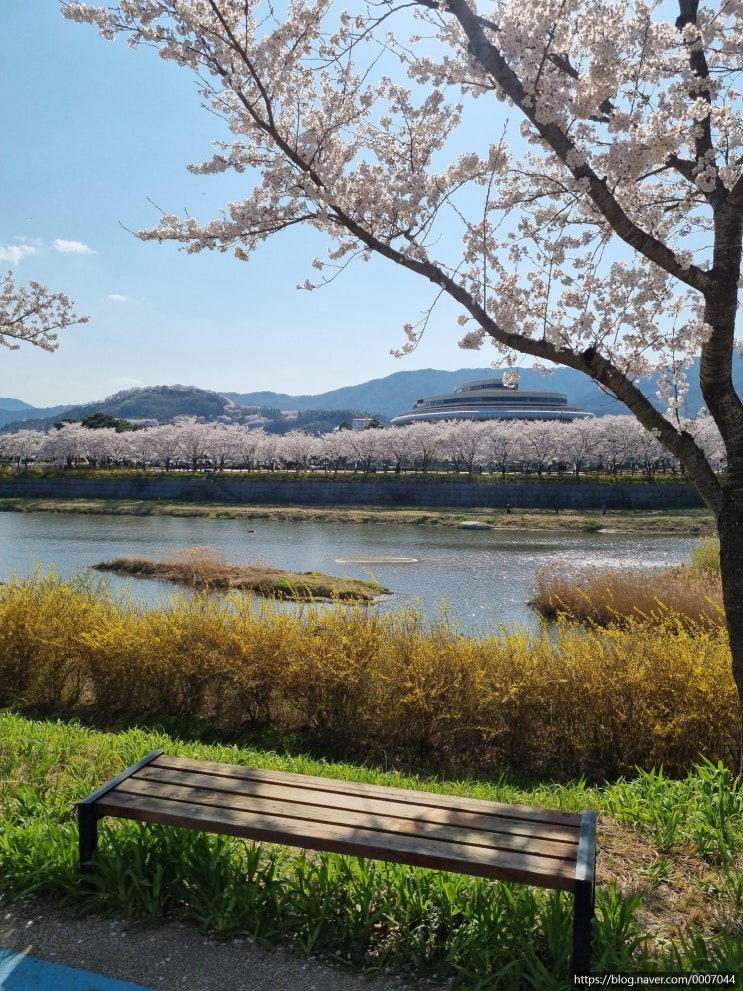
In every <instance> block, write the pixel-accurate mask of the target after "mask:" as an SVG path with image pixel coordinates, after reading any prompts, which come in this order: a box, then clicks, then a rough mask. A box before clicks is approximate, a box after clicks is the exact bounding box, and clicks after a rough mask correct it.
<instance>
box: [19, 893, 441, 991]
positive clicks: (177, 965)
mask: <svg viewBox="0 0 743 991" xmlns="http://www.w3.org/2000/svg"><path fill="white" fill-rule="evenodd" d="M0 947H2V948H4V954H5V955H4V957H3V956H0V991H405V989H406V988H407V989H410V988H411V985H408V984H406V983H405V982H404V981H400V980H396V979H393V978H389V979H386V978H380V979H375V980H371V981H370V980H368V979H367V978H364V977H362V976H360V975H357V974H346V973H343V972H342V971H340V970H338V969H336V968H334V967H329V966H326V965H324V964H322V963H320V962H319V961H317V960H314V959H312V958H309V959H306V958H303V957H299V956H295V955H294V954H292V953H289V952H287V951H284V950H281V949H277V950H264V949H262V948H261V947H259V946H257V945H256V944H255V943H253V942H251V941H250V940H233V941H227V942H215V941H214V940H209V939H207V938H206V937H204V936H203V935H201V934H200V933H198V932H197V931H196V930H195V929H193V928H191V927H190V926H185V925H182V924H178V923H168V924H166V925H161V926H157V927H155V928H152V929H141V930H138V929H136V928H132V927H131V926H130V925H129V924H128V923H126V922H123V921H122V920H120V919H107V918H101V917H93V918H85V919H75V918H69V917H67V916H65V915H63V914H62V913H61V912H59V911H58V910H57V909H56V908H54V907H53V906H51V905H48V904H47V903H45V902H43V901H40V900H37V899H33V898H29V899H25V900H24V901H22V902H16V903H13V904H5V903H2V902H0ZM29 958H33V960H34V961H35V962H32V961H31V960H30V959H29ZM43 962H46V964H47V965H49V964H53V965H55V967H54V969H48V967H47V969H45V967H44V963H43ZM3 966H5V968H6V970H3ZM86 972H87V975H86ZM60 974H61V975H63V977H64V978H65V979H69V981H73V980H75V979H78V978H80V975H81V974H82V975H83V976H87V980H88V983H85V982H84V981H83V983H82V984H80V983H78V984H75V983H68V984H64V983H61V978H59V979H58V975H60ZM52 978H53V980H52ZM13 981H14V982H15V983H11V982H13ZM32 981H36V983H32ZM91 981H92V983H91ZM19 982H20V983H19ZM427 988H428V991H442V989H441V988H438V989H436V988H434V987H432V986H431V985H428V986H427Z"/></svg>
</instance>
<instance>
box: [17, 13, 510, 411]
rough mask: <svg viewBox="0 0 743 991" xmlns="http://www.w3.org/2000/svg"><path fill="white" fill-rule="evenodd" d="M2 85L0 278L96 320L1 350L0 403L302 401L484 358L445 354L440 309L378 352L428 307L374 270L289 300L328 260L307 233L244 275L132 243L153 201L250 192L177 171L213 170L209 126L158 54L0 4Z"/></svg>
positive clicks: (202, 210) (210, 205)
mask: <svg viewBox="0 0 743 991" xmlns="http://www.w3.org/2000/svg"><path fill="white" fill-rule="evenodd" d="M0 84H1V86H2V94H3V97H2V102H1V103H0V126H1V128H2V135H3V153H2V156H0V271H7V270H8V269H9V268H12V269H13V270H14V272H15V275H16V277H17V279H18V281H19V282H25V281H27V280H29V279H37V280H39V281H41V282H44V283H46V284H47V285H48V286H49V287H50V288H51V289H54V290H59V291H64V292H66V293H67V294H68V295H70V296H71V297H72V298H73V299H74V300H75V302H76V304H77V310H78V312H79V313H85V314H88V315H89V316H90V318H91V320H90V323H88V324H85V325H83V326H80V327H73V328H69V329H68V330H66V331H64V332H63V334H62V335H60V347H59V349H58V350H57V351H56V352H54V353H53V354H48V353H46V352H43V351H40V350H39V349H37V348H34V347H31V346H30V345H25V346H23V347H22V348H21V350H19V351H7V350H5V349H2V351H0V397H14V398H18V399H23V400H25V401H26V402H28V403H31V404H33V405H34V406H51V405H56V404H62V403H78V402H86V401H89V400H95V399H102V398H103V397H105V396H108V395H111V394H112V393H114V392H117V391H119V390H121V389H127V388H131V387H134V386H140V385H142V386H146V385H172V384H175V383H181V384H184V385H196V386H199V387H201V388H206V389H216V390H219V391H229V392H233V391H234V392H250V391H254V390H259V389H270V390H273V391H276V392H287V393H291V394H315V393H320V392H326V391H328V390H330V389H334V388H339V387H341V386H344V385H352V384H356V383H359V382H365V381H368V380H369V379H374V378H380V377H382V376H385V375H389V374H391V373H392V372H397V371H403V370H412V369H415V368H443V369H457V368H461V367H482V366H483V365H486V364H487V363H488V361H489V360H490V355H488V353H487V352H483V353H481V354H473V353H472V352H463V351H461V350H459V349H458V348H457V345H456V341H457V339H458V337H459V334H460V332H461V331H460V328H458V327H457V325H456V310H455V309H454V307H453V306H451V305H446V304H445V305H442V306H440V307H438V308H437V310H436V312H435V315H434V317H433V320H432V322H431V324H430V326H429V329H428V330H427V332H426V335H425V337H424V339H423V342H422V343H421V345H420V346H419V348H418V350H417V351H416V352H415V353H414V354H413V355H410V356H407V357H405V358H402V359H395V358H393V357H392V356H390V354H389V351H390V348H395V347H400V346H401V345H402V344H403V343H404V335H403V332H402V326H403V324H404V323H405V322H406V321H410V322H412V323H415V322H416V321H417V320H418V318H419V316H420V314H421V312H422V310H423V309H425V307H426V305H427V304H428V303H429V302H430V300H431V295H430V290H429V288H428V286H427V285H425V284H424V283H423V282H422V281H420V280H417V279H416V277H415V276H413V275H410V274H406V273H404V272H400V271H398V270H397V269H396V268H395V267H394V266H393V265H391V264H389V263H388V264H385V263H384V262H383V261H382V260H376V261H372V262H369V263H366V264H364V263H357V264H356V265H354V266H353V267H352V269H351V271H350V272H347V273H346V274H345V275H344V276H342V277H341V279H340V280H338V281H336V282H335V283H334V284H333V285H332V286H329V287H327V288H325V289H324V290H322V291H316V292H313V293H307V292H303V291H299V290H297V289H296V286H297V284H298V283H302V282H304V280H305V278H308V277H312V274H313V272H312V268H311V262H312V259H313V258H314V257H315V256H316V255H321V254H323V253H324V247H325V242H324V240H322V239H320V238H319V237H318V236H317V235H315V234H314V233H313V232H311V231H299V230H297V231H292V232H287V233H285V234H283V235H279V236H278V237H277V238H275V239H274V241H273V242H271V243H270V244H268V245H267V246H265V247H264V248H263V249H262V250H261V251H260V252H259V253H258V254H257V255H256V256H255V257H254V258H253V259H252V260H251V261H250V262H249V263H248V264H245V263H243V262H238V261H236V260H235V259H234V258H233V257H232V256H230V255H220V254H212V253H205V254H201V255H196V256H189V255H186V254H185V253H182V252H179V251H178V250H177V248H176V247H175V246H173V245H157V244H150V243H143V242H140V241H138V240H137V239H136V238H135V237H134V236H133V235H132V234H131V233H129V231H130V230H137V229H141V228H145V227H149V226H153V225H154V224H155V223H156V222H157V217H158V214H157V210H156V209H155V207H154V206H153V203H154V204H157V206H158V207H160V208H162V209H163V210H165V211H166V212H170V213H183V212H184V211H185V210H188V211H189V212H190V213H191V214H193V215H194V216H196V217H197V218H198V219H201V220H206V219H209V218H211V217H212V216H213V215H214V214H215V213H216V211H217V210H218V209H219V208H220V206H222V205H223V204H224V203H225V202H227V201H228V200H230V199H236V198H238V195H239V186H238V182H240V181H245V180H244V179H242V180H241V179H239V177H237V178H231V177H226V178H222V177H217V176H210V177H203V178H200V177H194V176H191V175H189V173H188V172H187V171H186V165H187V164H188V163H190V162H200V161H203V160H204V159H206V158H208V157H209V156H210V153H211V141H212V140H213V139H214V138H215V137H217V136H218V122H217V121H216V120H215V118H214V117H213V116H212V115H210V114H209V113H208V112H207V111H206V110H203V109H201V107H200V99H199V96H198V93H197V90H196V84H195V81H194V80H193V78H192V77H191V75H190V74H189V73H188V72H186V71H184V70H182V69H178V68H177V67H175V66H173V65H172V64H169V63H165V62H163V61H162V60H160V59H159V58H158V57H157V55H156V54H155V53H154V52H152V51H145V50H139V51H131V50H130V49H129V48H128V47H127V45H126V42H125V40H124V39H118V40H117V41H116V42H114V43H111V42H106V41H104V40H102V39H101V38H99V36H98V33H97V30H96V29H95V28H93V27H90V26H88V25H78V24H73V23H70V22H67V21H65V20H64V19H63V18H62V16H61V14H60V13H59V6H58V3H57V0H0ZM315 274H316V273H315Z"/></svg>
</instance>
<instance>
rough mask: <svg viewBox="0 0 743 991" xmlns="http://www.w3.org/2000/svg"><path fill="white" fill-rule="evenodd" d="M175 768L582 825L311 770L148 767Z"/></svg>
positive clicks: (156, 765)
mask: <svg viewBox="0 0 743 991" xmlns="http://www.w3.org/2000/svg"><path fill="white" fill-rule="evenodd" d="M165 768H168V769H172V770H175V771H185V770H192V771H194V772H196V773H197V774H201V773H209V774H212V775H214V776H215V777H217V778H219V777H221V778H226V779H228V780H229V779H232V778H236V779H238V780H242V779H244V778H247V779H249V780H252V781H263V782H266V783H269V782H273V783H280V784H288V783H291V784H293V785H295V786H296V787H298V788H308V789H311V790H313V791H317V792H320V791H327V792H330V793H331V794H338V793H339V794H343V793H345V792H349V791H351V792H353V794H356V795H363V794H365V793H368V794H371V795H372V796H374V797H375V798H383V797H386V798H388V799H389V800H390V801H392V802H400V803H403V804H404V803H406V802H412V803H413V804H416V805H417V804H420V802H421V800H422V799H425V801H426V804H427V805H428V807H429V808H442V809H450V808H458V809H468V810H471V811H473V812H475V811H481V812H485V813H486V814H494V813H497V814H499V815H503V816H505V817H507V818H514V819H519V818H522V819H526V820H528V821H534V822H540V823H554V824H556V825H562V826H569V827H574V828H576V829H580V821H581V817H580V814H579V813H576V812H558V811H554V810H551V809H538V808H533V807H531V806H528V805H506V804H503V803H501V802H490V801H487V800H485V799H479V798H469V797H465V796H459V795H444V794H441V793H439V792H421V791H413V790H412V789H408V788H393V787H389V786H385V785H373V784H368V783H367V782H363V781H361V782H358V781H343V780H341V779H339V778H321V777H317V776H314V775H311V774H292V773H290V772H288V771H267V770H264V769H263V768H253V767H244V766H240V765H236V764H235V765H233V764H219V763H216V762H214V761H206V760H204V761H201V760H194V759H191V758H188V757H170V756H168V755H166V754H162V755H161V756H159V757H158V758H157V760H155V761H153V762H152V763H151V764H150V765H149V766H148V768H147V769H145V770H147V771H152V770H155V769H157V770H158V771H159V770H160V769H165Z"/></svg>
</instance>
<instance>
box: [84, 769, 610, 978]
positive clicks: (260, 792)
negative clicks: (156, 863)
mask: <svg viewBox="0 0 743 991" xmlns="http://www.w3.org/2000/svg"><path fill="white" fill-rule="evenodd" d="M106 816H110V817H116V818H122V819H132V820H135V821H139V822H146V823H160V824H162V825H169V826H180V827H183V828H186V829H194V830H200V831H203V832H212V833H222V834H226V835H231V836H238V837H243V838H246V839H250V840H254V841H257V842H270V843H277V844H281V845H284V846H293V847H296V848H299V849H303V850H315V851H322V852H328V853H340V854H344V855H351V856H356V857H362V858H367V859H370V860H382V861H392V862H396V863H403V864H410V865H415V866H422V867H427V868H432V869H435V870H445V871H451V872H452V873H459V874H465V875H471V876H480V877H487V878H491V879H494V880H502V881H518V882H520V883H523V884H531V885H535V886H538V887H543V888H557V889H561V890H564V891H569V892H572V894H573V896H574V900H573V960H572V970H573V974H574V975H583V974H588V973H589V969H590V954H591V924H592V920H593V913H594V902H595V864H596V823H597V817H596V813H595V812H592V811H586V812H583V813H582V814H574V813H565V812H548V811H546V810H542V809H532V808H528V807H526V806H519V805H504V804H500V803H496V802H486V801H481V800H476V799H469V798H458V797H454V796H450V795H440V794H438V793H429V792H418V791H410V790H406V789H398V788H386V787H381V786H377V785H370V784H359V783H355V782H348V781H340V780H337V779H330V778H317V777H312V776H310V775H298V774H289V773H287V772H283V771H264V770H257V769H254V768H249V767H242V766H237V765H230V764H217V763H212V762H209V761H197V760H189V759H186V758H177V757H168V756H167V755H165V754H164V752H163V751H162V750H155V751H153V752H152V753H150V754H148V755H147V756H146V757H144V758H143V759H142V760H141V761H139V762H138V763H137V764H134V765H133V766H132V767H130V768H128V769H127V770H126V771H124V772H123V773H122V774H120V775H118V777H116V778H114V779H113V780H112V781H109V782H108V783H107V784H105V785H103V787H102V788H99V789H98V790H97V791H95V792H93V794H91V795H89V796H88V797H87V798H85V799H84V800H83V801H81V802H80V803H79V804H78V827H79V852H80V866H81V870H82V871H83V872H84V873H89V872H91V871H92V870H93V864H92V861H93V858H94V855H95V851H96V848H97V843H98V822H99V820H100V819H102V818H104V817H106Z"/></svg>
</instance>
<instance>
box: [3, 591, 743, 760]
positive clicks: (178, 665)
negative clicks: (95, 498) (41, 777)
mask: <svg viewBox="0 0 743 991" xmlns="http://www.w3.org/2000/svg"><path fill="white" fill-rule="evenodd" d="M0 705H5V706H7V705H26V706H31V707H42V708H46V709H48V710H53V711H56V712H64V713H66V714H69V715H76V714H77V715H80V714H82V715H86V716H90V715H92V716H97V717H99V718H111V717H115V718H119V717H122V716H126V717H128V718H140V719H148V720H151V719H166V718H173V717H177V718H181V719H188V720H195V719H198V720H206V721H208V722H209V723H210V724H211V725H212V726H213V727H214V728H215V730H216V731H218V732H222V733H224V734H226V735H239V734H240V733H241V732H245V731H246V730H248V729H252V728H254V727H269V728H272V729H276V730H278V731H292V732H295V733H300V734H305V735H306V738H307V739H308V741H312V740H316V741H318V742H322V744H323V746H325V747H326V748H330V749H333V750H334V751H335V754H336V756H341V755H344V756H347V757H348V758H354V759H359V758H361V759H372V760H375V761H380V762H387V764H406V765H418V766H420V765H421V764H424V765H429V766H433V767H438V768H442V769H443V768H446V769H449V770H451V769H456V770H460V771H465V770H466V771H477V770H483V769H486V768H489V769H498V768H511V769H514V770H519V771H522V772H526V773H536V774H541V775H545V774H555V775H560V776H563V777H565V776H574V775H577V774H585V775H589V776H592V777H598V778H605V777H606V778H611V777H615V776H616V775H618V774H624V773H632V772H633V771H634V769H635V768H636V767H637V766H640V767H644V768H650V767H653V766H656V767H657V766H660V765H663V767H664V768H665V769H666V771H667V772H668V773H671V774H673V773H684V772H685V771H686V770H687V769H688V768H689V767H690V766H691V765H692V764H694V763H696V762H698V761H699V759H700V757H706V758H708V759H709V760H712V761H717V760H723V761H724V762H725V763H726V764H728V766H730V767H731V768H735V767H737V761H738V750H737V748H738V739H739V721H738V707H737V696H736V692H735V686H734V682H733V678H732V674H731V661H730V651H729V648H728V645H727V640H726V636H725V633H724V631H723V630H722V629H720V628H717V627H714V626H711V625H710V624H708V623H707V624H704V625H695V624H693V623H691V622H690V621H689V620H688V618H685V617H679V616H674V615H673V614H672V613H670V612H667V611H664V610H659V611H658V612H657V613H656V614H655V615H654V617H653V619H652V621H649V622H641V621H640V620H637V621H635V622H634V623H632V624H631V625H624V626H623V627H622V628H619V627H608V628H606V629H601V630H598V629H589V630H586V629H584V628H578V627H576V626H573V625H570V624H568V623H567V622H560V623H557V624H556V625H553V626H550V627H546V626H545V627H543V628H542V629H540V630H537V631H536V632H533V631H527V630H512V631H506V630H503V631H501V632H500V633H499V634H498V635H493V636H488V637H470V636H465V635H463V634H462V633H461V632H460V631H459V630H458V629H457V626H456V624H455V623H454V622H453V621H450V620H449V619H448V618H447V617H446V616H442V617H441V618H440V619H439V620H437V621H436V622H433V623H427V622H425V621H424V619H423V617H422V616H421V615H420V613H419V612H417V611H416V610H415V609H408V610H402V611H400V612H397V613H390V614H383V613H381V612H379V611H378V610H376V609H374V608H369V607H364V606H358V605H357V606H345V605H338V604H321V603H317V604H310V605H305V606H302V607H298V608H292V607H287V606H285V605H275V604H271V603H265V602H259V601H257V600H255V599H252V598H250V597H242V596H224V597H222V596H212V595H209V594H206V593H204V594H193V595H190V594H189V595H186V594H184V595H175V596H174V597H173V598H172V599H170V600H169V601H168V602H167V603H165V604H163V605H160V606H157V607H152V608H144V607H142V606H140V605H138V604H137V603H135V602H133V601H131V600H129V599H128V598H126V597H125V596H116V597H112V596H110V595H109V594H108V593H107V592H106V591H105V588H103V589H101V588H93V587H92V586H90V587H88V586H86V585H85V584H84V583H82V582H65V581H62V580H61V579H58V578H57V577H55V576H54V575H53V574H50V575H46V576H45V575H41V574H39V573H38V572H37V573H36V574H35V575H33V576H32V577H30V578H28V579H13V580H12V581H10V582H8V583H7V584H6V585H4V586H0Z"/></svg>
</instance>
